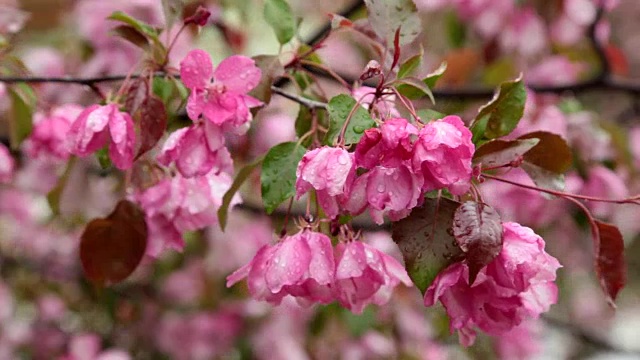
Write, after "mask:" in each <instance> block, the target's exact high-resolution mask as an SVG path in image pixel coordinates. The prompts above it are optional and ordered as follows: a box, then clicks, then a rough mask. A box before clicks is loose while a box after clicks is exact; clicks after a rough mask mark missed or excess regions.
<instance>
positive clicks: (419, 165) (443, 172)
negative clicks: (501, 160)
mask: <svg viewBox="0 0 640 360" xmlns="http://www.w3.org/2000/svg"><path fill="white" fill-rule="evenodd" d="M474 151H475V147H474V145H473V143H472V142H471V132H470V131H469V129H467V128H466V127H465V126H464V123H463V122H462V120H461V119H460V118H459V117H458V116H447V117H445V118H443V119H440V120H437V121H433V122H430V123H428V124H427V125H425V127H424V128H422V129H421V130H420V133H419V134H418V139H417V140H416V143H415V144H414V147H413V157H412V164H413V171H414V172H416V173H417V174H419V175H421V176H423V177H424V183H423V186H422V189H423V190H424V191H426V192H428V191H432V190H437V189H442V188H447V189H449V191H450V192H451V193H452V194H454V195H462V194H464V193H465V192H466V191H467V190H468V189H469V186H470V184H471V158H472V156H473V152H474Z"/></svg>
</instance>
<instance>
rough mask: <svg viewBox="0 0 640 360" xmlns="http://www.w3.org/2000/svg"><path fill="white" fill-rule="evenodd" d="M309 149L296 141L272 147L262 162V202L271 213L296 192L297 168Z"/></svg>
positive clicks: (268, 212)
mask: <svg viewBox="0 0 640 360" xmlns="http://www.w3.org/2000/svg"><path fill="white" fill-rule="evenodd" d="M306 152H307V149H305V148H304V147H302V146H301V145H298V144H297V143H295V142H285V143H282V144H278V145H276V146H274V147H272V148H271V149H270V150H269V152H267V155H266V156H265V157H264V161H263V162H262V172H261V173H260V183H261V189H262V203H263V204H264V208H265V210H266V212H267V214H271V213H272V212H273V211H274V210H275V209H276V208H277V207H278V205H280V204H281V203H282V202H283V201H285V200H287V199H289V198H290V197H292V196H293V195H295V194H296V169H297V168H298V163H299V162H300V160H301V159H302V157H303V156H304V154H305V153H306Z"/></svg>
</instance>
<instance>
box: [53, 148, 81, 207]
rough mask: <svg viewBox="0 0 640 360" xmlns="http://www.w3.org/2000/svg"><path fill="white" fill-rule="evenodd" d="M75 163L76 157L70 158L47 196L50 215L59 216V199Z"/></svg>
mask: <svg viewBox="0 0 640 360" xmlns="http://www.w3.org/2000/svg"><path fill="white" fill-rule="evenodd" d="M75 163H76V157H75V156H72V157H70V158H69V161H67V166H66V167H65V169H64V173H63V174H62V176H61V177H60V178H59V179H58V183H57V184H56V186H55V187H54V188H53V189H51V191H49V193H48V194H47V203H48V204H49V208H51V213H52V214H53V215H54V216H58V215H60V198H61V197H62V192H63V191H64V187H65V186H66V184H67V181H68V180H69V175H70V174H71V170H72V169H73V166H74V164H75Z"/></svg>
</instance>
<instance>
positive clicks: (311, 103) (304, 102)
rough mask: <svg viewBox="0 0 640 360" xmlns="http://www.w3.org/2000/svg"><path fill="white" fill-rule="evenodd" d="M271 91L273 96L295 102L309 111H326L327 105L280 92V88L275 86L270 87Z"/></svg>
mask: <svg viewBox="0 0 640 360" xmlns="http://www.w3.org/2000/svg"><path fill="white" fill-rule="evenodd" d="M271 91H272V92H273V93H274V94H278V95H280V96H282V97H284V98H287V99H289V100H291V101H295V102H297V103H298V104H300V105H303V106H306V107H308V108H309V109H324V110H327V103H324V102H320V101H315V100H311V99H307V98H305V97H302V96H299V95H296V94H292V93H289V92H286V91H284V90H282V89H281V88H279V87H277V86H275V85H271Z"/></svg>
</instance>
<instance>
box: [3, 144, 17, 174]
mask: <svg viewBox="0 0 640 360" xmlns="http://www.w3.org/2000/svg"><path fill="white" fill-rule="evenodd" d="M15 167H16V161H15V160H14V159H13V156H11V153H10V152H9V149H8V148H7V147H6V146H4V144H0V183H9V182H11V180H12V179H13V173H14V171H15Z"/></svg>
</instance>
